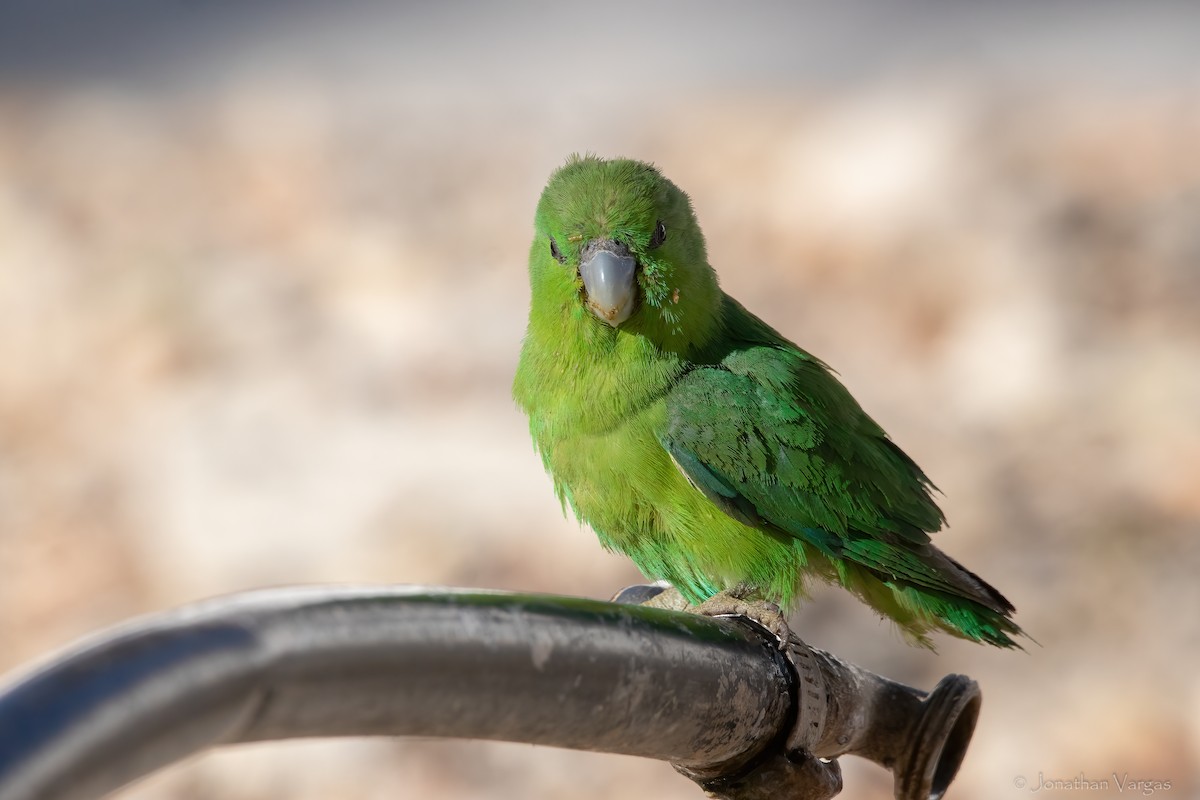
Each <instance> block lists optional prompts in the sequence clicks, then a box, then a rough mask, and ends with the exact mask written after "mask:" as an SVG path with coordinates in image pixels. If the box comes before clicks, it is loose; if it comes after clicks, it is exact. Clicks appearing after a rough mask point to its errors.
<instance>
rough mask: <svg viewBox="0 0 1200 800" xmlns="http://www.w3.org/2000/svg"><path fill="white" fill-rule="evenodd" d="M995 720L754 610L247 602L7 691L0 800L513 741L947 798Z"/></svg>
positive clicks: (722, 776)
mask: <svg viewBox="0 0 1200 800" xmlns="http://www.w3.org/2000/svg"><path fill="white" fill-rule="evenodd" d="M978 709H979V690H978V687H977V686H976V685H975V683H974V682H973V681H971V680H969V679H968V678H965V677H963V676H959V675H952V676H947V678H945V679H943V681H942V682H941V683H940V684H939V685H938V688H937V689H936V690H935V691H934V692H933V693H932V694H931V695H929V696H926V695H925V694H924V693H923V692H920V691H918V690H916V689H912V688H910V687H907V686H903V685H901V684H897V683H894V682H892V681H888V680H886V679H884V678H880V677H879V676H876V675H873V674H871V673H869V672H867V671H865V670H862V669H861V668H859V667H856V666H854V665H850V664H846V663H844V662H842V661H840V660H839V659H837V658H836V657H834V656H831V655H829V654H828V653H824V652H822V651H820V650H815V649H812V648H810V647H808V646H807V645H805V644H804V643H803V642H800V641H799V640H798V639H795V638H793V639H792V640H791V641H790V642H789V643H788V645H787V646H786V647H785V648H783V649H782V650H781V649H780V647H779V643H778V642H777V640H775V639H774V638H773V637H771V636H769V635H767V634H766V632H765V631H763V630H762V629H761V628H759V627H758V626H757V625H754V624H753V623H750V622H748V621H746V620H743V619H740V618H737V619H713V618H709V617H703V616H698V615H695V614H688V613H681V612H678V611H671V610H664V609H661V608H648V607H644V606H637V605H618V604H613V603H603V602H598V601H592V600H580V599H574V598H565V597H549V596H541V595H518V594H505V593H498V592H487V591H480V590H448V589H443V588H437V589H426V588H420V587H407V588H406V587H381V588H330V587H312V588H299V589H279V590H267V591H258V592H249V593H246V594H241V595H233V596H230V597H225V598H218V599H216V600H212V601H208V602H206V603H200V604H197V605H194V606H190V607H186V608H182V609H178V610H175V611H170V612H165V613H162V614H158V615H153V616H149V617H145V618H143V619H140V620H135V621H133V622H131V623H129V624H127V625H124V626H120V627H118V628H115V629H113V630H112V631H109V632H105V633H101V634H99V635H97V636H95V637H93V638H92V639H91V640H90V641H84V642H83V643H81V644H79V645H77V646H75V647H74V648H72V649H70V650H68V651H67V652H65V653H63V654H61V655H60V656H58V657H57V658H56V659H54V660H52V661H49V662H47V663H46V664H44V665H43V666H42V667H41V668H40V669H37V670H35V671H34V672H32V673H31V674H29V675H28V676H27V677H25V678H23V679H22V680H20V681H19V682H17V683H15V684H13V685H11V686H10V687H9V688H7V689H4V690H2V691H0V800H37V799H39V798H56V799H57V798H64V799H65V800H84V799H85V798H95V797H99V796H101V795H103V794H105V793H106V792H109V791H111V790H113V789H115V788H117V787H119V786H121V785H123V784H125V783H128V782H129V781H132V780H134V779H135V778H137V777H139V776H141V775H145V774H146V773H148V772H151V771H153V770H155V769H157V768H159V767H161V766H164V765H166V764H168V763H171V762H173V761H176V760H179V759H181V758H183V757H185V756H187V755H189V754H191V753H195V752H198V751H200V750H203V749H206V748H209V747H213V746H217V745H223V744H232V743H236V742H250V741H261V740H267V739H286V738H295V737H303V736H363V735H390V736H404V735H420V736H448V737H462V738H475V739H499V740H506V741H514V742H528V743H532V744H547V745H554V746H558V747H569V748H575V749H581V750H596V751H603V752H611V753H625V754H630V755H640V756H645V757H648V758H656V759H661V760H666V761H670V762H672V763H673V764H674V765H675V766H676V768H678V769H679V770H680V771H681V772H684V773H685V774H687V775H688V776H689V777H691V778H693V779H694V780H696V781H697V782H698V783H700V784H701V786H703V787H704V788H705V789H706V790H708V791H709V792H710V793H711V794H712V795H713V796H716V797H723V798H730V799H731V800H755V799H756V798H780V797H786V798H789V800H824V799H825V798H829V797H832V796H833V795H835V794H836V793H837V792H838V791H840V789H841V772H840V769H839V768H838V765H837V762H836V761H834V760H832V759H834V758H836V757H837V756H840V755H842V754H845V753H852V754H855V755H860V756H863V757H866V758H870V759H872V760H874V761H876V762H877V763H880V764H883V765H884V766H885V767H887V768H888V769H890V770H892V772H893V773H894V774H895V796H896V797H897V798H898V799H899V800H927V799H928V798H938V797H941V795H942V793H943V792H944V791H945V789H946V786H948V785H949V783H950V781H951V780H952V779H953V777H954V775H955V773H956V771H957V769H958V766H959V764H960V763H961V761H962V758H963V755H964V754H965V752H966V746H967V743H968V742H969V741H970V738H971V734H972V731H973V729H974V724H975V719H976V716H977V714H978Z"/></svg>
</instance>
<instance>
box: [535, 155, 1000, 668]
mask: <svg viewBox="0 0 1200 800" xmlns="http://www.w3.org/2000/svg"><path fill="white" fill-rule="evenodd" d="M664 232H665V235H660V234H663V233H664ZM596 242H608V243H615V244H612V246H613V247H616V248H618V249H619V248H624V249H622V250H620V252H621V253H625V252H628V253H629V254H631V256H632V257H633V258H635V259H636V263H637V269H636V277H635V281H636V285H635V286H634V292H635V295H636V303H637V305H636V307H635V310H634V311H633V312H632V314H631V315H630V316H629V317H628V319H625V320H624V321H623V322H621V323H619V324H617V325H614V324H611V323H607V322H605V321H603V320H602V319H600V318H599V317H598V316H597V315H596V314H595V313H593V312H592V311H590V310H589V308H588V292H587V289H586V287H585V285H584V279H583V278H582V277H581V272H580V263H581V259H585V258H587V257H588V254H589V253H590V251H591V249H592V247H594V243H596ZM589 243H593V244H592V245H591V246H589ZM529 260H530V281H531V285H532V302H531V304H530V316H529V326H528V330H527V332H526V337H525V342H524V346H523V349H522V352H521V362H520V366H519V367H518V370H517V375H516V380H515V382H514V385H513V394H514V396H515V398H516V400H517V402H518V403H519V404H520V406H521V407H522V408H523V409H524V410H525V412H526V413H527V414H528V415H529V424H530V430H531V433H532V435H533V440H534V444H535V446H536V447H537V449H538V451H539V452H540V454H541V456H542V459H543V461H544V463H545V465H546V468H547V470H548V471H549V472H550V473H551V475H552V476H553V479H554V486H555V489H556V491H557V493H558V496H559V498H560V500H561V501H562V502H563V503H564V505H569V506H570V507H571V508H572V509H573V511H574V513H575V514H576V515H577V516H578V517H579V519H580V520H582V521H583V522H586V523H587V524H589V525H590V526H591V527H592V528H593V529H594V530H595V531H596V533H597V535H598V536H599V538H600V541H601V542H602V543H603V544H604V546H605V547H608V548H610V549H614V550H618V551H620V552H623V553H625V554H626V555H628V556H629V557H630V558H632V559H633V561H634V562H635V563H636V564H637V565H638V567H639V568H640V569H641V570H642V572H644V573H645V574H646V575H647V576H649V577H651V578H655V579H665V580H667V581H669V582H670V583H671V584H672V585H674V586H675V587H676V588H677V589H679V590H680V591H681V592H682V593H683V594H684V595H685V596H686V597H687V598H688V599H689V600H691V601H692V602H694V603H698V602H701V601H703V600H705V599H707V598H708V597H710V596H712V595H713V594H715V593H717V592H718V591H721V590H723V589H729V588H733V587H743V588H745V587H749V588H752V589H753V590H754V591H756V592H757V593H758V594H761V595H762V597H763V598H764V599H768V600H773V601H775V602H778V603H780V604H781V605H782V606H784V607H785V608H788V607H792V606H794V605H795V603H796V601H797V600H798V599H800V598H802V597H803V596H804V595H805V593H806V577H807V576H816V577H818V578H820V579H822V580H825V581H828V582H832V583H837V584H840V585H842V586H844V587H845V588H847V589H849V590H850V591H852V592H854V593H855V594H856V595H857V596H858V597H860V598H861V599H862V600H863V601H865V602H866V603H868V604H869V605H871V606H872V607H874V608H875V609H876V610H878V611H879V612H880V613H882V614H884V615H886V616H888V617H890V618H891V619H893V620H895V621H896V623H897V624H898V625H899V626H900V628H901V629H902V630H903V631H904V632H905V633H906V634H908V635H909V636H910V637H911V638H912V640H913V641H915V642H917V643H920V644H923V645H926V646H928V644H929V641H928V639H927V638H926V636H925V634H926V632H927V631H929V630H930V629H931V628H940V629H942V630H945V631H948V632H950V633H953V634H955V635H959V636H963V637H966V638H969V639H973V640H976V641H982V642H988V643H990V644H994V645H998V646H1004V647H1007V646H1013V645H1014V642H1013V640H1012V638H1010V634H1012V635H1016V634H1019V633H1021V631H1020V629H1019V628H1018V627H1017V626H1016V624H1015V623H1013V622H1012V620H1011V619H1010V614H1011V612H1012V611H1013V608H1012V605H1011V604H1009V602H1008V601H1007V600H1005V599H1004V597H1003V596H1002V595H1001V594H1000V593H999V592H997V591H996V590H995V589H993V588H992V587H991V586H989V585H988V584H987V583H985V582H984V581H982V580H981V579H980V578H978V577H977V576H975V575H974V574H972V573H971V572H969V571H968V570H966V569H965V568H963V567H962V566H961V565H959V564H958V563H957V562H955V561H954V560H952V559H951V558H949V557H948V556H946V555H944V554H943V553H941V552H940V551H939V550H937V549H936V548H935V547H933V545H931V544H930V543H929V534H930V533H932V532H934V531H937V530H938V529H940V528H941V527H942V525H943V522H944V519H943V516H942V512H941V511H940V510H939V509H938V507H937V505H936V504H935V503H934V501H933V499H932V498H931V496H930V491H931V489H932V486H931V484H930V482H929V480H928V479H927V478H926V477H925V474H924V473H923V472H921V470H920V469H919V468H918V467H917V465H916V464H914V463H913V461H912V460H911V459H910V458H909V457H908V456H907V455H905V454H904V452H903V451H901V450H900V448H899V447H897V446H896V445H895V444H894V443H893V442H892V441H891V440H890V439H889V438H888V437H887V434H886V433H885V432H884V431H883V429H882V428H880V427H879V426H878V425H877V424H876V423H875V422H874V421H873V420H872V419H871V418H870V417H868V416H867V415H866V413H865V412H863V410H862V408H860V407H859V405H858V403H857V402H855V400H854V398H853V397H851V396H850V393H849V392H848V391H847V390H846V389H845V387H843V386H842V384H841V383H839V382H838V380H837V379H836V378H834V377H833V375H832V374H831V373H830V371H829V370H828V368H827V367H826V366H825V365H824V364H822V363H821V362H820V361H819V360H817V359H816V358H814V357H813V356H811V355H809V354H808V353H806V352H805V351H803V350H801V349H800V348H799V347H797V346H796V345H794V344H792V343H791V342H789V341H787V340H786V339H784V338H783V337H782V336H780V335H779V334H778V333H776V332H775V331H774V330H773V329H772V328H770V327H769V326H768V325H767V324H766V323H764V322H763V321H761V320H760V319H758V318H757V317H755V316H754V315H753V314H751V313H750V312H748V311H747V310H746V309H744V308H743V307H742V306H741V305H740V304H739V303H738V302H737V301H735V300H733V299H732V298H730V297H728V296H727V295H725V294H724V293H723V292H722V291H721V290H720V288H719V287H718V285H717V280H716V275H715V273H714V272H713V270H712V268H711V267H710V266H709V264H708V260H707V256H706V254H705V249H704V239H703V236H702V234H701V232H700V229H699V227H698V225H697V223H696V220H695V216H694V215H693V213H692V210H691V206H690V204H689V202H688V199H687V197H686V195H684V194H683V192H681V191H680V190H679V189H678V188H676V187H675V185H674V184H672V183H671V182H670V181H668V180H666V179H665V178H664V177H662V176H661V175H660V174H659V173H658V172H657V171H656V170H655V169H654V168H653V167H651V166H649V165H647V164H643V163H640V162H636V161H626V160H620V161H603V160H600V159H597V158H593V157H587V158H572V159H571V160H570V161H568V163H567V164H566V165H565V166H564V167H562V168H561V169H559V170H558V171H557V172H556V173H555V174H554V175H553V176H552V177H551V179H550V183H549V185H548V186H547V187H546V189H545V191H544V192H543V194H542V198H541V201H540V202H539V204H538V210H537V215H536V219H535V236H534V241H533V245H532V247H531V250H530V259H529Z"/></svg>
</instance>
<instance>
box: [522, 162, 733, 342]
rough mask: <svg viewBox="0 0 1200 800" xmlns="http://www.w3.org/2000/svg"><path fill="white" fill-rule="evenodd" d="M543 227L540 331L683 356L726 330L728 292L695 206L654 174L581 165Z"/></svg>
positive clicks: (534, 264) (537, 309)
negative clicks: (645, 344) (646, 344)
mask: <svg viewBox="0 0 1200 800" xmlns="http://www.w3.org/2000/svg"><path fill="white" fill-rule="evenodd" d="M534 228H535V235H534V240H533V246H532V247H531V249H530V254H529V271H530V281H531V283H532V286H533V304H532V309H531V322H533V321H535V320H536V319H537V318H538V317H539V316H544V317H546V318H547V319H545V322H546V323H547V324H554V323H557V324H559V325H562V324H564V323H566V324H570V325H573V326H583V327H584V330H585V331H586V332H587V333H588V335H589V336H592V337H606V338H608V337H616V336H619V335H620V334H621V333H627V334H632V335H640V336H643V337H645V338H647V339H649V340H651V341H652V342H654V343H655V344H656V345H658V346H659V347H660V348H663V349H667V350H672V351H680V352H682V351H686V350H689V349H691V348H693V347H698V346H701V345H703V344H704V342H705V341H707V340H708V338H709V337H710V336H711V332H712V331H713V330H714V328H715V326H716V325H717V324H719V319H718V318H719V309H720V289H719V288H718V287H717V279H716V275H715V274H714V273H713V270H712V268H711V267H710V266H709V265H708V258H707V256H706V254H705V250H704V237H703V235H702V234H701V232H700V227H699V225H698V224H697V223H696V217H695V215H694V214H693V213H692V207H691V203H690V202H689V201H688V198H687V195H685V194H684V193H683V192H682V191H680V190H679V188H678V187H677V186H675V184H673V183H671V182H670V181H669V180H667V179H666V178H664V177H663V176H662V175H661V174H660V173H659V172H658V170H656V169H655V168H654V167H652V166H651V165H649V164H645V163H642V162H640V161H631V160H625V159H620V160H613V161H606V160H603V159H600V158H596V157H595V156H585V157H578V156H572V157H571V158H570V159H569V160H568V161H567V163H566V164H565V165H564V166H563V167H561V168H559V169H558V170H557V171H556V172H555V173H554V174H553V175H552V176H551V177H550V182H549V183H548V184H547V185H546V188H545V190H544V191H543V192H542V197H541V200H540V201H539V202H538V207H537V216H536V219H535V222H534ZM554 317H557V318H558V319H557V320H554V319H553V318H554Z"/></svg>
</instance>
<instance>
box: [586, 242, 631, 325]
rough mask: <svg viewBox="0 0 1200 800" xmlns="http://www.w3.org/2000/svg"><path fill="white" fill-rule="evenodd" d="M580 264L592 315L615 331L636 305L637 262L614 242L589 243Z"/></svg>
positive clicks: (621, 245) (627, 249)
mask: <svg viewBox="0 0 1200 800" xmlns="http://www.w3.org/2000/svg"><path fill="white" fill-rule="evenodd" d="M582 256H583V258H582V260H581V261H580V262H579V276H580V277H581V278H583V288H584V291H585V292H586V293H587V304H588V308H589V309H591V312H592V313H593V314H595V315H596V316H597V317H599V318H600V319H602V320H604V321H605V322H607V323H608V324H609V325H612V326H613V327H614V328H615V327H617V326H618V325H620V324H621V323H622V322H624V321H625V320H627V319H629V315H630V314H632V313H633V310H634V307H635V306H636V304H637V281H636V280H635V277H636V273H637V259H635V258H634V257H633V254H632V253H630V252H629V248H628V247H626V246H625V245H624V244H622V243H621V242H614V241H612V240H611V239H598V240H593V241H591V242H588V243H587V245H586V246H584V248H583V253H582Z"/></svg>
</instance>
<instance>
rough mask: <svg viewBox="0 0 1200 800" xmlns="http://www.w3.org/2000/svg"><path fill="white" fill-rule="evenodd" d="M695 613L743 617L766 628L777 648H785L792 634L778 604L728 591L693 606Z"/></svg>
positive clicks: (710, 615) (711, 615) (709, 615)
mask: <svg viewBox="0 0 1200 800" xmlns="http://www.w3.org/2000/svg"><path fill="white" fill-rule="evenodd" d="M695 610H696V613H698V614H703V615H705V616H706V617H729V616H738V617H745V618H746V619H748V620H750V621H751V622H753V623H755V624H756V625H759V626H760V627H763V628H766V630H767V631H768V632H769V633H770V634H771V635H773V636H774V637H775V638H776V639H777V640H778V644H779V649H780V650H783V649H786V648H787V645H788V640H789V639H790V638H791V636H792V629H791V628H789V627H788V624H787V617H785V616H784V615H783V611H782V610H781V609H780V608H779V606H777V605H775V604H774V603H772V602H770V601H768V600H760V599H753V598H744V597H738V596H737V595H735V594H732V593H730V592H727V591H726V592H719V593H718V594H715V595H713V596H712V597H710V598H708V599H707V600H705V601H704V602H703V603H701V604H700V605H698V606H695Z"/></svg>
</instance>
